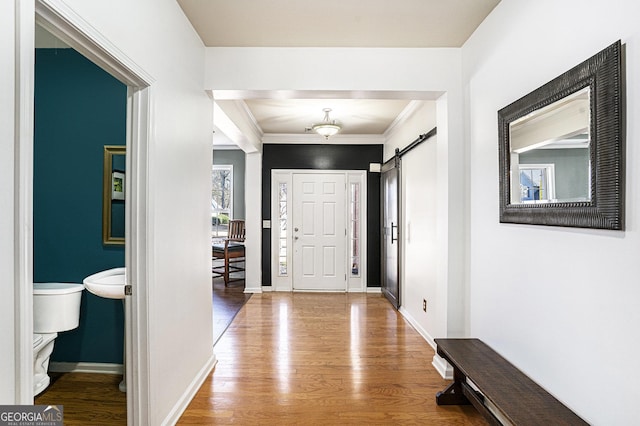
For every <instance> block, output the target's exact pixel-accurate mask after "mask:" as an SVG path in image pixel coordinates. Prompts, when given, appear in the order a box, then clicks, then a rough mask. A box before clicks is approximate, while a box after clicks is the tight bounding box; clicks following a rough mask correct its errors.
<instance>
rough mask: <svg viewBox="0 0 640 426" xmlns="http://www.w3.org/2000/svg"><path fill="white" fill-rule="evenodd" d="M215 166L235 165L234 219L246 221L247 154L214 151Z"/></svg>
mask: <svg viewBox="0 0 640 426" xmlns="http://www.w3.org/2000/svg"><path fill="white" fill-rule="evenodd" d="M213 164H231V165H233V218H232V219H245V213H244V170H245V153H244V151H242V150H240V149H214V150H213Z"/></svg>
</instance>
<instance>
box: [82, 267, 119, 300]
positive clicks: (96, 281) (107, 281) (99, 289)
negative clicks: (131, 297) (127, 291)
mask: <svg viewBox="0 0 640 426" xmlns="http://www.w3.org/2000/svg"><path fill="white" fill-rule="evenodd" d="M125 273H126V268H113V269H107V270H106V271H102V272H98V273H96V274H93V275H89V276H88V277H87V278H85V279H84V281H82V282H83V284H84V286H85V288H86V289H87V290H89V291H90V292H91V293H93V294H95V295H96V296H100V297H104V298H107V299H124V286H125Z"/></svg>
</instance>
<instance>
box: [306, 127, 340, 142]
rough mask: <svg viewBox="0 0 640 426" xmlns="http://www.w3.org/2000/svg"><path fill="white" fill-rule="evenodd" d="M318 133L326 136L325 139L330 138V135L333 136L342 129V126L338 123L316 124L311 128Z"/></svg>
mask: <svg viewBox="0 0 640 426" xmlns="http://www.w3.org/2000/svg"><path fill="white" fill-rule="evenodd" d="M311 129H312V130H313V131H314V132H316V133H317V134H319V135H321V136H324V138H325V139H329V136H333V135H335V134H336V133H338V132H339V131H340V126H338V125H337V124H330V123H326V124H316V125H315V126H313V127H312V128H311Z"/></svg>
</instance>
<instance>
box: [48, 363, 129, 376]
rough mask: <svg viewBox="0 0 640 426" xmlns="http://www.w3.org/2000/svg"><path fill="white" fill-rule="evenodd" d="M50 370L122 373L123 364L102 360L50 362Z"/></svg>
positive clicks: (58, 371) (59, 371)
mask: <svg viewBox="0 0 640 426" xmlns="http://www.w3.org/2000/svg"><path fill="white" fill-rule="evenodd" d="M49 371H51V372H53V373H99V374H122V373H123V371H124V369H123V367H122V364H109V363H101V362H50V363H49Z"/></svg>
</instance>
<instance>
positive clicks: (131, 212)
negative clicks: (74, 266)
mask: <svg viewBox="0 0 640 426" xmlns="http://www.w3.org/2000/svg"><path fill="white" fill-rule="evenodd" d="M16 20H17V21H18V22H20V25H19V30H18V32H17V33H16V45H15V49H16V52H17V57H18V59H17V65H16V76H19V78H17V79H16V85H17V90H16V99H15V104H16V105H17V106H19V108H18V107H16V117H15V120H16V129H19V131H18V132H17V134H18V139H17V141H16V150H17V151H18V152H19V155H17V156H16V177H17V178H16V188H15V193H16V194H18V198H17V199H16V211H15V217H17V218H19V221H20V223H19V226H16V230H17V231H16V249H17V250H16V252H17V253H18V258H17V259H16V265H19V267H18V268H17V269H16V271H17V272H16V281H15V282H16V284H15V286H16V287H15V289H16V306H17V308H16V311H17V321H16V334H17V335H18V336H19V337H18V339H17V340H18V341H17V343H16V347H17V351H16V360H18V361H17V362H18V366H17V371H18V374H17V375H16V377H15V381H16V382H15V389H16V390H17V391H16V395H17V396H16V401H19V402H20V403H23V404H32V403H33V381H34V380H33V345H32V343H33V322H32V318H33V298H32V293H33V275H32V271H33V234H32V231H31V229H32V228H33V196H34V190H33V164H34V158H33V123H34V113H33V111H34V99H33V94H34V92H33V87H34V69H35V64H34V54H33V51H34V49H35V45H34V31H35V24H36V23H37V24H38V25H40V26H42V27H43V28H44V29H46V30H47V31H48V32H50V33H51V34H53V35H54V36H55V37H57V38H59V39H60V40H62V41H63V42H64V43H66V44H67V45H69V46H70V47H72V48H74V49H75V50H76V51H78V52H79V53H80V54H82V55H83V56H84V57H86V58H87V59H89V60H90V61H91V62H93V63H94V64H96V65H97V66H98V67H100V68H102V69H103V70H104V71H106V72H107V73H108V74H110V75H111V76H113V77H115V78H116V79H117V80H119V81H120V82H121V83H123V84H124V85H125V86H126V87H127V89H126V91H127V97H126V99H127V100H126V103H127V105H126V147H127V159H126V167H127V170H128V171H129V176H128V180H127V182H126V189H125V191H126V192H127V194H128V203H127V205H126V209H125V228H126V234H125V239H126V246H125V247H126V248H125V265H126V266H127V268H128V272H127V284H129V285H132V287H133V289H134V291H133V295H132V296H127V299H126V305H125V324H126V331H125V336H126V346H127V352H126V360H125V362H126V363H127V364H128V365H129V366H130V367H131V368H129V369H127V379H128V380H127V382H128V384H129V391H128V392H127V421H128V423H129V424H134V423H136V424H146V423H147V419H148V417H149V416H148V413H147V412H146V407H148V395H149V391H148V389H146V388H145V387H144V386H145V383H147V382H148V381H147V380H146V377H147V376H148V362H147V358H148V354H147V349H146V348H147V347H148V345H147V342H146V332H145V330H146V329H147V323H146V319H145V318H146V317H147V316H148V315H147V306H146V302H147V298H146V282H148V274H149V272H150V268H149V267H148V262H149V259H148V258H147V256H146V253H147V252H148V250H147V247H148V245H150V244H151V241H150V240H149V235H147V229H149V226H148V224H147V221H148V209H147V192H148V190H147V188H148V182H147V179H146V175H147V167H148V166H147V157H148V145H149V135H150V107H149V103H150V102H149V98H150V93H149V92H150V85H151V84H152V82H153V79H152V78H151V77H150V76H149V75H147V74H146V73H145V72H144V71H143V70H142V69H141V68H139V67H138V66H137V65H136V64H135V63H133V62H132V61H131V60H130V59H129V58H128V57H127V56H126V55H124V54H123V53H122V52H120V51H119V50H118V49H117V48H115V46H113V45H112V44H111V43H109V41H108V40H107V39H106V38H105V37H104V36H102V35H101V34H100V33H98V32H97V31H96V30H95V28H93V27H92V26H91V25H90V24H88V23H87V22H86V21H84V19H82V18H81V17H80V16H78V15H77V14H75V13H74V12H73V11H71V10H70V9H68V8H67V7H66V6H65V5H64V3H60V2H49V1H45V0H36V1H35V2H18V3H17V10H16ZM134 229H135V231H133V230H134Z"/></svg>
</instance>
